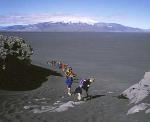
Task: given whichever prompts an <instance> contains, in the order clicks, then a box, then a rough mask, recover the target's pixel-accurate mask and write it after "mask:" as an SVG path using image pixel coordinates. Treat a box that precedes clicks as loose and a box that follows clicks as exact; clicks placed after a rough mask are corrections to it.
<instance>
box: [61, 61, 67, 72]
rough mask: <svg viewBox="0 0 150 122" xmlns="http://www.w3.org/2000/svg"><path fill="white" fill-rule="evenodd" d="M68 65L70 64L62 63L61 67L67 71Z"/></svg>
mask: <svg viewBox="0 0 150 122" xmlns="http://www.w3.org/2000/svg"><path fill="white" fill-rule="evenodd" d="M67 67H68V64H64V63H62V67H61V69H62V71H63V72H65V70H67Z"/></svg>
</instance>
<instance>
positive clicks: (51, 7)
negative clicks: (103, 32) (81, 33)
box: [0, 0, 150, 29]
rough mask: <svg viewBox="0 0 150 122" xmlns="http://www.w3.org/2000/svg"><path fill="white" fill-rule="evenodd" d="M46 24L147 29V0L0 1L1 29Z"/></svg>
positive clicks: (149, 9)
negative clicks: (102, 23) (114, 25)
mask: <svg viewBox="0 0 150 122" xmlns="http://www.w3.org/2000/svg"><path fill="white" fill-rule="evenodd" d="M48 21H53V22H56V21H64V22H69V21H71V22H87V23H90V24H94V23H96V22H108V23H119V24H123V25H126V26H131V27H138V28H143V29H148V28H149V29H150V0H0V26H7V25H18V24H34V23H39V22H48Z"/></svg>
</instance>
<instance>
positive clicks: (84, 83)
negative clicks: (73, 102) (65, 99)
mask: <svg viewBox="0 0 150 122" xmlns="http://www.w3.org/2000/svg"><path fill="white" fill-rule="evenodd" d="M94 81H95V79H94V78H89V79H82V80H80V82H79V86H78V87H77V88H76V89H75V91H74V94H77V100H79V101H80V100H81V99H82V89H83V90H85V91H86V97H89V94H88V90H89V87H90V85H91V83H92V82H94Z"/></svg>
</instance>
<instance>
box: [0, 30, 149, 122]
mask: <svg viewBox="0 0 150 122" xmlns="http://www.w3.org/2000/svg"><path fill="white" fill-rule="evenodd" d="M3 34H6V35H19V36H21V37H24V38H25V39H27V40H28V42H29V43H30V44H31V45H32V47H33V49H34V50H35V51H34V55H33V56H32V60H33V62H32V63H33V64H34V65H38V66H42V67H44V68H47V69H48V68H49V67H48V66H47V65H46V61H47V60H49V59H58V60H59V59H61V60H64V61H65V62H66V63H68V64H70V65H71V66H72V68H73V69H74V70H75V72H76V73H77V74H78V77H79V78H86V77H90V76H95V78H96V82H94V83H93V84H92V86H91V88H90V91H89V93H90V95H92V96H93V98H92V99H89V100H87V101H86V102H85V103H79V105H77V103H76V105H73V106H72V107H68V106H71V105H72V102H69V101H75V98H74V96H72V97H69V96H67V94H66V89H65V88H66V86H65V84H64V80H65V79H64V77H60V76H53V75H51V76H50V77H47V78H48V80H47V81H46V82H42V85H41V86H40V87H38V88H37V89H34V90H30V91H3V90H1V91H0V103H1V104H0V121H2V122H3V121H4V122H149V120H150V116H149V114H147V115H146V114H145V113H143V112H139V113H136V114H134V115H126V113H127V111H128V109H129V108H130V107H131V106H132V105H130V104H129V102H128V100H125V99H118V98H117V97H116V96H117V95H119V94H120V93H121V92H122V91H124V90H125V89H127V88H128V87H129V86H131V85H133V84H134V83H137V82H138V81H139V80H140V79H142V78H143V75H144V73H145V72H146V71H150V55H149V52H150V48H149V47H150V46H149V45H150V41H149V39H150V34H148V33H3ZM56 71H57V72H60V71H59V70H56ZM60 73H61V72H60ZM46 76H47V74H46ZM77 85H78V84H77V83H74V84H73V89H74V88H75V87H77ZM101 95H102V96H101ZM103 95H105V96H103ZM64 104H65V105H66V106H67V107H68V109H65V108H66V106H65V107H64V106H61V105H64ZM53 107H57V108H58V109H56V108H53ZM52 108H53V110H52ZM61 110H64V111H61ZM60 111H61V112H60Z"/></svg>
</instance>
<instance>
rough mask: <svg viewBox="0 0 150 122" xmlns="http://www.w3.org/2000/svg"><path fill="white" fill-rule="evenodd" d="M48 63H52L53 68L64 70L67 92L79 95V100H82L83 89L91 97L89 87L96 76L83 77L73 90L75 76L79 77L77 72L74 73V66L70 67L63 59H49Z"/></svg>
mask: <svg viewBox="0 0 150 122" xmlns="http://www.w3.org/2000/svg"><path fill="white" fill-rule="evenodd" d="M47 64H49V65H51V67H52V68H59V69H60V70H62V72H63V74H64V75H65V84H66V86H67V93H68V95H69V96H71V95H73V94H74V95H77V100H79V101H80V100H82V98H83V96H82V90H84V91H85V92H86V97H89V94H88V89H89V87H90V85H91V83H92V82H94V81H95V79H94V78H83V79H79V82H78V83H79V85H78V87H77V88H76V89H75V90H74V92H72V91H71V87H72V83H73V82H74V80H75V78H76V77H77V74H76V73H74V71H73V69H72V67H70V66H69V65H68V64H65V63H63V62H62V61H56V60H51V61H48V62H47Z"/></svg>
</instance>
